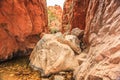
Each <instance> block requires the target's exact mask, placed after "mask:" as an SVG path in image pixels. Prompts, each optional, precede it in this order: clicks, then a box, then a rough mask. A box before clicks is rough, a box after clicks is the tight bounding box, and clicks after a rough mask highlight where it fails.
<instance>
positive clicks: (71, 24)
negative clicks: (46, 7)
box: [62, 0, 89, 32]
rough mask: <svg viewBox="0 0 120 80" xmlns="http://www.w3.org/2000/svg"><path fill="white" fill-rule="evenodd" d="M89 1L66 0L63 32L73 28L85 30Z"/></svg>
mask: <svg viewBox="0 0 120 80" xmlns="http://www.w3.org/2000/svg"><path fill="white" fill-rule="evenodd" d="M88 2H89V0H82V1H80V0H65V4H64V9H63V21H62V27H63V32H66V31H70V30H72V29H73V28H76V27H77V28H80V29H82V30H84V29H85V18H86V11H87V7H88Z"/></svg>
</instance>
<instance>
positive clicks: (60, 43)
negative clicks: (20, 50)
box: [30, 33, 81, 76]
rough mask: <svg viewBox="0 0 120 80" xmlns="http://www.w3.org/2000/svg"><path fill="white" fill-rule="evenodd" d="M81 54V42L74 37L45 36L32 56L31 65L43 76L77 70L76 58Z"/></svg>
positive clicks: (60, 35) (57, 34)
mask: <svg viewBox="0 0 120 80" xmlns="http://www.w3.org/2000/svg"><path fill="white" fill-rule="evenodd" d="M80 53H81V49H80V47H79V40H78V39H77V37H76V36H74V35H66V36H63V35H62V34H60V33H56V34H45V35H44V36H43V37H42V39H41V40H40V41H39V42H38V43H37V45H36V47H35V48H34V50H33V51H32V53H31V56H30V65H31V67H33V68H34V69H37V70H40V71H41V73H42V75H43V76H47V75H50V74H52V73H57V72H59V71H64V70H65V71H66V70H75V68H76V67H77V66H79V63H78V60H77V58H76V56H77V55H78V54H80Z"/></svg>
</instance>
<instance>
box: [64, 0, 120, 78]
mask: <svg viewBox="0 0 120 80" xmlns="http://www.w3.org/2000/svg"><path fill="white" fill-rule="evenodd" d="M66 1H68V2H66V3H65V4H67V3H68V4H69V3H71V2H69V1H70V0H66ZM77 1H78V2H77ZM84 1H85V0H74V1H73V2H72V3H74V2H75V3H74V4H78V5H79V6H78V7H77V8H76V7H73V10H72V12H74V11H75V12H74V17H73V16H72V17H70V19H68V20H67V21H68V22H70V23H74V25H73V24H70V25H71V28H74V26H75V27H79V28H80V29H84V28H85V35H84V38H85V40H86V42H87V44H88V47H89V51H88V53H87V54H88V55H87V59H86V60H85V61H84V62H83V63H82V64H81V65H80V67H79V68H78V69H77V70H76V71H75V74H74V75H75V77H76V79H75V80H119V79H120V1H119V0H89V3H88V2H87V1H85V3H84ZM82 3H84V4H87V6H88V8H87V9H86V7H85V6H86V5H85V6H84V5H82ZM68 4H67V5H68ZM67 5H66V6H67ZM69 5H70V4H69ZM69 5H68V6H69ZM66 6H65V7H64V9H66ZM73 6H74V5H73ZM76 6H77V5H76ZM69 12H70V11H69ZM72 12H71V13H72ZM79 13H80V15H82V16H80V15H79ZM68 15H69V14H68ZM78 15H79V16H78ZM85 15H86V16H85ZM64 16H66V14H64V15H63V24H64V25H66V24H65V23H64V22H65V21H64V20H65V18H64ZM68 18H69V17H68ZM71 21H72V22H71ZM80 24H81V26H77V25H80ZM64 25H63V28H65V27H66V26H64Z"/></svg>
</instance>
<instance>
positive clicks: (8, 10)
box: [0, 0, 47, 59]
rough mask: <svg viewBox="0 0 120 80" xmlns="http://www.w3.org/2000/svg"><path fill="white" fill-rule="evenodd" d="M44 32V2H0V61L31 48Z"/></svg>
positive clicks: (45, 12)
mask: <svg viewBox="0 0 120 80" xmlns="http://www.w3.org/2000/svg"><path fill="white" fill-rule="evenodd" d="M46 30H47V11H46V1H45V0H0V59H7V58H8V57H12V54H13V53H14V52H17V51H18V50H19V51H24V50H26V49H28V48H32V47H33V46H34V44H35V43H36V42H37V41H38V40H39V39H40V38H39V36H40V34H41V33H42V32H45V31H46Z"/></svg>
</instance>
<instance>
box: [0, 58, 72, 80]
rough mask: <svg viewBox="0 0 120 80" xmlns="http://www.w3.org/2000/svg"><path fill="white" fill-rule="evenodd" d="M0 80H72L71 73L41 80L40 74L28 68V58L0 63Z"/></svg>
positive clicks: (62, 73) (63, 73)
mask: <svg viewBox="0 0 120 80" xmlns="http://www.w3.org/2000/svg"><path fill="white" fill-rule="evenodd" d="M0 80H73V78H72V72H60V73H58V74H54V75H52V76H50V77H48V78H42V77H41V76H40V72H38V71H34V70H32V69H31V68H30V67H29V58H28V57H22V58H14V59H12V60H9V61H6V62H4V63H0Z"/></svg>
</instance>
